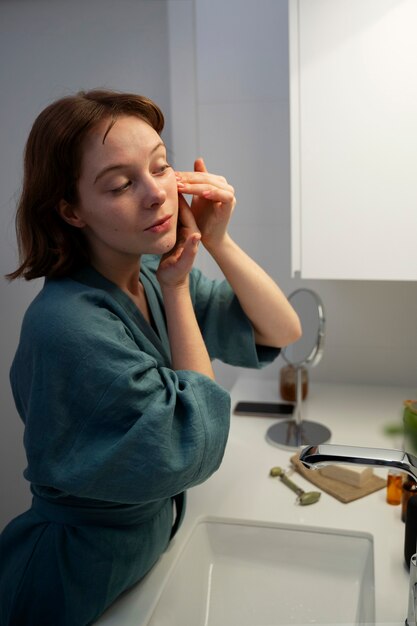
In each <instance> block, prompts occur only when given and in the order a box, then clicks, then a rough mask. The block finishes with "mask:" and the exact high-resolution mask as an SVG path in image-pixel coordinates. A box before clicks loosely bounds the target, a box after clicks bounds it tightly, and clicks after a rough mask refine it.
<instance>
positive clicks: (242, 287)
mask: <svg viewBox="0 0 417 626" xmlns="http://www.w3.org/2000/svg"><path fill="white" fill-rule="evenodd" d="M206 247H207V250H208V252H209V253H210V254H211V256H212V257H213V258H214V260H215V261H216V263H217V264H218V266H219V267H220V269H221V270H222V272H223V274H224V276H225V278H226V279H227V281H228V282H229V283H230V285H231V287H232V289H233V291H234V293H235V294H236V296H237V298H238V300H239V302H240V305H241V306H242V309H243V310H244V312H245V313H246V315H247V316H248V318H249V320H250V321H251V323H252V326H253V328H254V333H255V339H256V342H257V343H258V344H260V345H268V346H275V347H282V346H285V345H288V344H289V343H292V342H294V341H296V340H297V339H299V337H300V335H301V328H300V322H299V319H298V316H297V314H296V313H295V311H294V309H293V308H292V307H291V305H290V304H289V302H288V300H287V298H286V297H285V295H284V294H283V292H282V291H281V289H280V288H279V287H278V285H277V284H276V283H275V282H274V281H273V280H272V278H271V277H270V276H268V274H267V273H266V272H265V271H264V270H263V269H262V268H261V267H260V266H259V265H258V264H257V263H256V262H255V261H254V260H253V259H251V258H250V257H249V256H248V255H247V254H246V253H245V252H244V251H243V250H242V249H241V248H240V247H239V246H238V245H237V244H236V243H235V242H234V241H233V240H232V239H231V238H230V236H229V235H227V234H226V235H225V237H224V238H223V240H222V242H221V244H216V246H213V247H210V245H207V246H206Z"/></svg>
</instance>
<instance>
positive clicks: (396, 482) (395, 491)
mask: <svg viewBox="0 0 417 626" xmlns="http://www.w3.org/2000/svg"><path fill="white" fill-rule="evenodd" d="M402 491H403V475H402V472H400V471H399V470H395V469H390V470H389V471H388V477H387V502H388V504H394V505H398V504H401V499H402Z"/></svg>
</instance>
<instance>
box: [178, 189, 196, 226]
mask: <svg viewBox="0 0 417 626" xmlns="http://www.w3.org/2000/svg"><path fill="white" fill-rule="evenodd" d="M180 195H181V194H180ZM179 197H180V196H179ZM179 219H180V223H181V225H182V226H183V227H184V228H187V229H188V230H190V231H193V232H194V233H198V234H199V233H200V231H199V230H198V226H197V223H196V221H195V218H194V213H193V212H192V211H191V209H190V207H189V206H188V204H187V202H186V201H185V199H184V198H183V202H181V200H180V202H179Z"/></svg>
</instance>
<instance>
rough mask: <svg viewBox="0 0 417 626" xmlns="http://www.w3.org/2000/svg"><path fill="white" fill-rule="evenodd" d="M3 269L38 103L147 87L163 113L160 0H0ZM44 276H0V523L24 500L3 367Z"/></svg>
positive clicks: (9, 261) (18, 429)
mask: <svg viewBox="0 0 417 626" xmlns="http://www.w3.org/2000/svg"><path fill="white" fill-rule="evenodd" d="M0 58H1V59H2V61H1V69H0V84H1V98H0V120H1V125H0V220H1V226H0V273H1V275H2V276H3V275H4V274H5V273H7V272H10V271H12V270H14V269H15V268H16V266H17V265H16V263H17V259H16V242H15V236H14V211H15V204H16V198H17V196H18V191H19V187H20V178H21V163H22V151H23V146H24V143H25V141H26V137H27V133H28V131H29V129H30V126H31V124H32V122H33V120H34V118H35V117H36V115H37V114H38V113H39V111H40V110H41V109H42V108H43V107H44V106H46V105H47V104H48V103H49V102H50V101H52V100H53V99H55V98H58V97H61V96H63V95H67V94H69V93H73V92H74V91H77V90H79V89H89V88H93V87H108V88H114V89H118V90H125V91H129V90H131V91H134V92H138V93H143V94H144V95H147V96H149V97H151V98H153V99H154V100H155V101H156V102H157V103H158V104H159V105H160V106H161V108H162V109H163V110H164V112H165V113H166V114H167V116H168V120H167V132H166V133H165V139H166V141H167V143H168V145H169V144H170V143H171V141H170V128H169V126H170V120H169V118H170V110H169V109H170V102H169V98H170V90H169V45H168V26H167V4H166V0H152V1H149V0H142V1H140V0H118V2H113V0H88V1H87V2H85V1H84V0H72V1H71V2H68V1H66V0H18V1H16V0H9V1H7V0H2V2H1V3H0ZM40 286H41V281H36V283H33V282H32V283H26V282H24V281H15V282H14V283H11V284H8V283H7V282H6V281H5V280H1V281H0V302H1V307H2V325H1V330H0V333H1V347H2V357H1V360H0V394H1V395H0V397H1V420H0V503H1V505H0V528H1V527H2V526H3V525H4V524H5V523H6V522H7V521H8V520H9V519H10V518H11V517H12V516H13V515H15V514H17V513H19V512H21V511H22V510H24V509H25V508H26V507H27V504H28V502H29V501H30V494H29V489H28V486H27V483H26V481H25V480H24V479H23V477H22V471H23V469H24V467H25V465H26V463H25V456H24V450H23V445H22V433H23V429H22V425H21V423H20V420H19V418H18V416H17V413H16V410H15V408H14V403H13V399H12V396H11V392H10V388H9V381H8V372H9V367H10V363H11V360H12V358H13V354H14V351H15V349H16V345H17V341H18V336H19V330H20V324H21V320H22V316H23V313H24V311H25V309H26V307H27V305H28V303H29V302H30V300H31V299H32V298H33V296H34V294H35V293H36V292H37V290H38V289H39V287H40Z"/></svg>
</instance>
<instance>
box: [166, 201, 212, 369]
mask: <svg viewBox="0 0 417 626" xmlns="http://www.w3.org/2000/svg"><path fill="white" fill-rule="evenodd" d="M180 218H181V222H182V227H181V231H180V234H179V238H178V241H177V244H176V246H175V248H174V250H172V251H171V252H169V253H168V254H167V255H165V256H164V257H163V259H162V260H161V263H160V265H159V268H158V272H157V277H158V280H159V283H160V285H161V291H162V296H163V299H164V306H165V314H166V318H167V328H168V336H169V343H170V348H171V356H172V367H173V369H174V370H192V371H194V372H198V373H200V374H205V375H206V376H208V377H209V378H211V379H213V380H214V373H213V368H212V366H211V361H210V357H209V354H208V352H207V348H206V345H205V343H204V340H203V337H202V335H201V332H200V328H199V326H198V323H197V320H196V317H195V312H194V307H193V304H192V301H191V296H190V290H189V272H190V271H191V268H192V264H193V262H194V259H195V256H196V254H197V248H198V243H199V241H200V238H201V236H200V233H199V231H198V228H197V227H196V224H195V221H194V218H193V216H192V213H191V211H190V209H189V208H188V206H187V203H186V202H185V200H184V199H183V198H180Z"/></svg>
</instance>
